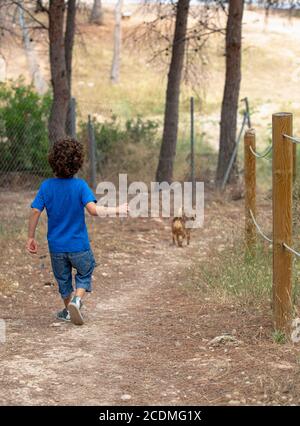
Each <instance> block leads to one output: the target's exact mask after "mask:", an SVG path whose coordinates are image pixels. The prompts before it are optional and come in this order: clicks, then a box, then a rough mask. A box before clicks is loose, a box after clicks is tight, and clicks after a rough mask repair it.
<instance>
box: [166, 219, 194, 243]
mask: <svg viewBox="0 0 300 426" xmlns="http://www.w3.org/2000/svg"><path fill="white" fill-rule="evenodd" d="M189 220H195V217H193V216H192V217H189V218H188V217H187V216H186V215H185V214H184V215H183V216H181V217H174V219H173V221H172V238H173V244H176V243H175V240H176V242H177V245H178V247H182V243H183V240H184V239H185V238H186V243H187V245H189V244H190V239H191V228H186V226H185V224H186V222H187V221H189Z"/></svg>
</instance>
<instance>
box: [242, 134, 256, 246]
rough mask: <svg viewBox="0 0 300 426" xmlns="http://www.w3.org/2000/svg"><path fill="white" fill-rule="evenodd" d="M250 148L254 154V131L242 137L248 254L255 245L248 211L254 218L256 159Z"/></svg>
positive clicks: (253, 228)
mask: <svg viewBox="0 0 300 426" xmlns="http://www.w3.org/2000/svg"><path fill="white" fill-rule="evenodd" d="M250 147H251V148H252V149H253V151H254V152H255V148H256V141H255V130H254V129H248V130H246V132H245V135H244V162H245V172H244V175H245V243H246V248H247V249H248V250H249V252H250V253H252V254H253V253H254V247H255V243H256V229H255V225H254V223H253V220H252V218H251V214H250V210H251V211H252V213H253V216H254V217H256V158H255V156H254V155H253V154H252V153H251V151H250Z"/></svg>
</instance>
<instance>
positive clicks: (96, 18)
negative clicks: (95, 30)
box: [89, 0, 103, 25]
mask: <svg viewBox="0 0 300 426" xmlns="http://www.w3.org/2000/svg"><path fill="white" fill-rule="evenodd" d="M89 21H90V23H91V24H96V25H103V10H102V1H101V0H94V4H93V8H92V11H91V14H90V19H89Z"/></svg>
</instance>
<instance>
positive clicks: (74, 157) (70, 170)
mask: <svg viewBox="0 0 300 426" xmlns="http://www.w3.org/2000/svg"><path fill="white" fill-rule="evenodd" d="M83 158H84V152H83V145H82V144H81V143H80V142H78V141H77V140H76V139H72V138H64V139H61V140H59V141H57V142H55V144H54V145H53V147H52V148H51V150H50V152H49V155H48V161H49V164H50V166H51V168H52V170H53V172H54V174H55V175H56V176H57V177H59V178H68V177H72V176H74V175H75V174H76V173H77V172H78V170H79V169H80V167H81V166H82V163H83Z"/></svg>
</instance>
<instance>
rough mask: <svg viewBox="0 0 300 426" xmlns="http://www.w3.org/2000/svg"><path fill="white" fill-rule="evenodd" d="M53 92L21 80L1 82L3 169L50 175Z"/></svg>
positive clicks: (0, 154) (0, 149)
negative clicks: (39, 90) (38, 90)
mask: <svg viewBox="0 0 300 426" xmlns="http://www.w3.org/2000/svg"><path fill="white" fill-rule="evenodd" d="M50 105H51V98H50V96H49V95H45V96H40V95H38V94H37V93H36V92H35V90H34V89H33V87H32V86H27V85H25V84H24V83H23V82H22V81H18V82H16V83H14V84H12V85H8V84H3V83H2V84H0V171H4V172H10V171H18V172H21V171H22V172H24V171H25V172H29V173H32V174H38V175H40V176H48V175H50V173H51V171H50V167H49V165H48V161H47V152H48V147H49V142H48V117H49V111H50Z"/></svg>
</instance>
